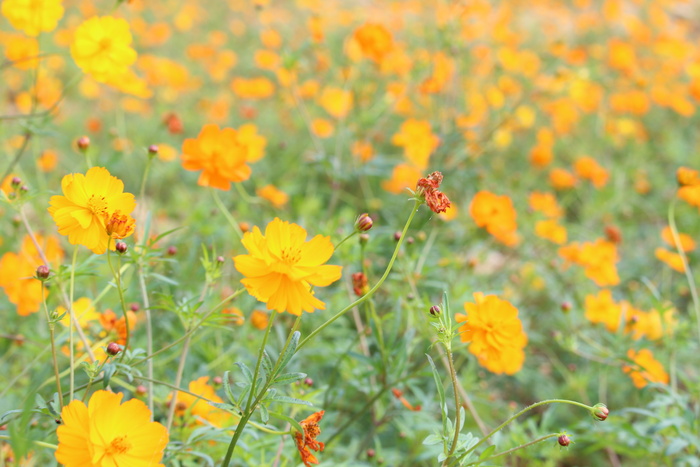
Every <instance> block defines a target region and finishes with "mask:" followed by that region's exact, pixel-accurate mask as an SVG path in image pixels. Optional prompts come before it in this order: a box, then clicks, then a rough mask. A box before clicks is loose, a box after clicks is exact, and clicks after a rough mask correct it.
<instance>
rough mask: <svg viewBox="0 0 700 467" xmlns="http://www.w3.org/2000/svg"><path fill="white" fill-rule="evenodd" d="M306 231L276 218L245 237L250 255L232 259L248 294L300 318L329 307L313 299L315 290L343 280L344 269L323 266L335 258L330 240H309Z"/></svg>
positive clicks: (321, 238) (326, 238) (270, 306)
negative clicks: (263, 231)
mask: <svg viewBox="0 0 700 467" xmlns="http://www.w3.org/2000/svg"><path fill="white" fill-rule="evenodd" d="M306 236H307V234H306V230H304V229H303V228H302V227H300V226H298V225H297V224H293V223H289V222H286V221H282V220H280V219H278V218H275V219H274V220H273V221H272V222H270V223H269V224H268V225H267V227H266V228H265V235H263V234H262V233H261V232H260V229H259V228H258V227H257V226H256V227H253V231H252V232H246V233H245V234H244V235H243V240H242V243H243V246H244V247H245V248H246V250H248V254H247V255H238V256H236V257H234V258H233V260H234V263H235V266H236V269H237V270H238V271H239V272H240V273H241V274H243V275H244V276H245V278H244V279H242V280H241V283H242V284H243V285H244V286H245V287H246V289H247V290H248V293H250V294H251V295H252V296H253V297H255V298H257V299H258V300H260V301H261V302H263V303H266V304H267V309H268V310H277V311H279V312H283V311H287V312H289V313H291V314H293V315H297V316H299V315H301V312H302V311H306V312H309V313H312V312H313V311H314V309H316V308H318V309H320V310H325V309H326V305H325V303H323V302H322V301H320V300H319V299H317V298H316V297H314V291H313V290H312V286H314V287H324V286H327V285H330V284H332V283H333V282H335V281H337V280H338V279H340V275H341V271H342V267H341V266H334V265H326V264H324V263H325V262H326V261H328V260H329V259H330V257H331V256H332V255H333V243H331V240H330V237H324V236H321V235H316V236H315V237H314V238H312V239H311V240H309V241H306Z"/></svg>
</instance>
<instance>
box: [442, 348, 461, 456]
mask: <svg viewBox="0 0 700 467" xmlns="http://www.w3.org/2000/svg"><path fill="white" fill-rule="evenodd" d="M445 352H446V353H447V362H448V367H449V370H450V378H451V379H452V390H453V391H454V393H455V434H454V438H453V439H452V445H451V446H450V449H449V451H448V452H447V457H446V458H445V460H444V461H443V462H442V465H443V467H446V466H447V464H448V460H449V458H450V457H451V456H452V454H454V452H455V449H457V442H458V441H459V431H460V424H461V417H462V411H461V410H460V409H461V408H462V407H461V404H460V403H459V391H458V389H457V372H456V371H455V365H454V362H453V361H452V348H451V345H450V344H449V343H447V344H445Z"/></svg>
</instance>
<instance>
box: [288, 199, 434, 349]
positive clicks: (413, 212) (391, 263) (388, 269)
mask: <svg viewBox="0 0 700 467" xmlns="http://www.w3.org/2000/svg"><path fill="white" fill-rule="evenodd" d="M421 204H423V201H421V200H419V199H416V201H415V204H414V205H413V209H412V210H411V215H410V216H408V220H407V221H406V225H405V226H404V228H403V231H402V232H401V238H399V241H398V242H397V243H396V248H395V249H394V254H393V255H392V257H391V260H389V264H388V265H387V267H386V270H385V271H384V274H383V275H382V277H381V278H380V279H379V281H378V282H377V283H376V284H375V285H374V287H372V288H371V289H370V291H369V292H367V293H366V294H364V295H363V296H362V297H360V298H358V299H357V300H355V301H354V302H352V303H351V304H350V305H348V306H346V307H345V308H343V309H342V310H340V311H339V312H338V313H336V314H335V315H333V316H332V317H331V318H329V319H328V320H327V321H326V322H325V323H323V324H321V325H320V326H319V327H318V328H316V329H315V330H314V331H313V332H312V333H311V334H309V335H308V336H307V337H306V338H305V339H304V340H303V341H301V342H300V343H299V346H298V347H297V351H299V349H301V348H302V347H304V346H305V345H306V344H307V343H308V342H309V340H311V339H312V338H313V337H314V336H315V335H316V334H318V333H319V332H321V331H323V330H324V329H325V328H326V327H328V326H329V325H331V324H332V323H333V322H334V321H335V320H337V319H338V318H340V317H341V316H343V315H344V314H345V313H347V312H348V310H351V309H353V308H354V307H356V306H358V305H360V304H361V303H363V302H365V301H366V300H367V299H369V298H370V297H371V296H372V295H374V293H375V292H376V291H377V290H378V289H379V287H381V285H382V284H383V283H384V281H385V280H386V278H387V277H389V273H390V272H391V268H392V267H393V266H394V262H395V261H396V257H397V256H398V254H399V250H400V249H401V245H402V244H403V240H404V238H405V237H406V232H407V231H408V227H409V226H410V225H411V222H412V221H413V217H414V216H415V215H416V212H418V208H419V207H420V205H421Z"/></svg>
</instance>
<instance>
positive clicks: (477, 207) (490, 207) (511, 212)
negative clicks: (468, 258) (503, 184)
mask: <svg viewBox="0 0 700 467" xmlns="http://www.w3.org/2000/svg"><path fill="white" fill-rule="evenodd" d="M469 213H470V214H471V216H472V219H474V222H476V225H477V226H479V227H482V228H485V229H486V230H487V231H488V233H490V234H491V235H493V236H494V237H496V239H497V240H498V241H500V242H501V243H503V244H504V245H508V246H515V245H516V244H517V243H518V236H517V233H516V229H517V227H518V226H517V224H516V221H515V219H516V217H517V213H516V212H515V208H514V207H513V201H511V199H510V198H509V197H508V196H506V195H502V196H498V195H495V194H493V193H491V192H489V191H480V192H478V193H477V194H476V195H474V198H473V199H472V202H471V204H470V205H469Z"/></svg>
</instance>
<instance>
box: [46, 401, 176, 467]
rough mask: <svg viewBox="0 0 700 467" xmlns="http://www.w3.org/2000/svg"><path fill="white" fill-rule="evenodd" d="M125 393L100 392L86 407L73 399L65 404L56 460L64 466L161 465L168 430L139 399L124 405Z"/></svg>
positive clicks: (140, 466)
mask: <svg viewBox="0 0 700 467" xmlns="http://www.w3.org/2000/svg"><path fill="white" fill-rule="evenodd" d="M122 397H123V394H121V393H120V394H114V393H111V392H109V391H97V392H95V393H94V394H93V395H92V396H91V397H90V402H89V403H88V405H87V406H85V404H84V403H83V402H82V401H79V400H74V401H72V402H71V403H70V404H68V405H66V406H65V407H63V410H62V411H61V418H62V420H63V424H62V425H61V426H59V427H58V429H57V430H56V433H57V434H58V449H57V450H56V460H57V461H58V462H59V463H61V464H63V465H64V466H65V467H112V466H117V465H124V466H126V465H128V466H131V467H148V466H152V465H162V464H159V462H160V460H161V459H162V457H163V450H164V449H165V446H166V445H167V444H168V430H166V429H165V427H164V426H163V425H161V424H160V423H157V422H152V421H150V418H151V412H150V410H148V407H146V404H144V403H143V402H141V401H140V400H137V399H131V400H130V401H127V402H125V403H124V404H121V400H122Z"/></svg>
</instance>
